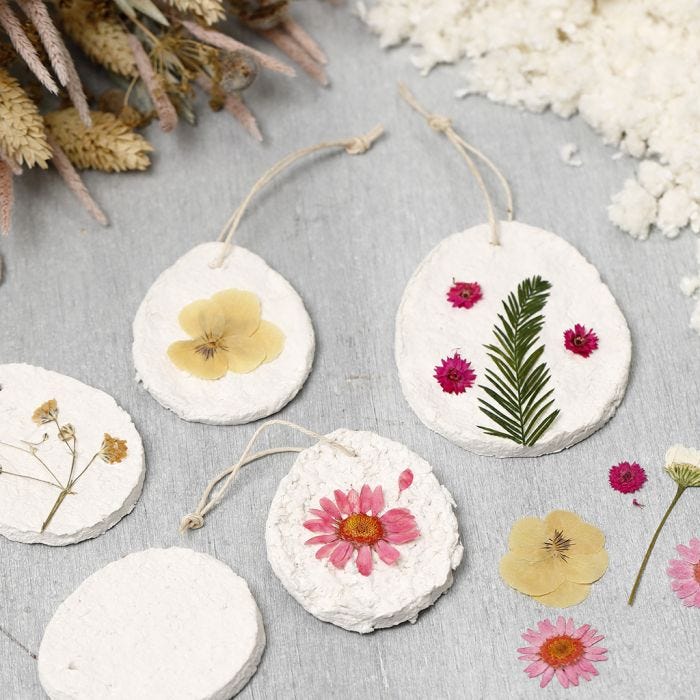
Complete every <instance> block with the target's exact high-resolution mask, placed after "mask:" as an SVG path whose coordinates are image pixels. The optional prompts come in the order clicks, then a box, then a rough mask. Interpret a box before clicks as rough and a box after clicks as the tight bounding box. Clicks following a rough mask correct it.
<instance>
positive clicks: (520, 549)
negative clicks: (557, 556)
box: [508, 518, 551, 561]
mask: <svg viewBox="0 0 700 700" xmlns="http://www.w3.org/2000/svg"><path fill="white" fill-rule="evenodd" d="M548 538H549V535H548V534H547V526H546V525H545V523H544V521H543V520H540V519H539V518H522V519H521V520H518V521H517V522H516V523H515V524H514V525H513V529H512V530H511V531H510V537H509V538H508V548H509V549H510V550H511V552H513V554H515V555H516V556H517V557H518V558H519V559H526V560H527V561H541V560H542V559H546V558H548V557H551V553H550V552H548V551H547V550H546V549H545V547H544V543H545V542H546V541H547V539H548Z"/></svg>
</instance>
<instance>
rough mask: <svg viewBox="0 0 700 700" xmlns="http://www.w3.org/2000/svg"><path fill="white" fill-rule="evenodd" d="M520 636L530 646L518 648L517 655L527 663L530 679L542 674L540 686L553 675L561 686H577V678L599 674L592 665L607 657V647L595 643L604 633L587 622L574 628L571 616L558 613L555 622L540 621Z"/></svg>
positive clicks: (585, 678)
mask: <svg viewBox="0 0 700 700" xmlns="http://www.w3.org/2000/svg"><path fill="white" fill-rule="evenodd" d="M522 637H523V639H524V640H525V641H526V642H528V644H529V645H530V646H527V647H521V648H520V649H518V653H519V654H520V656H519V657H518V658H519V659H520V660H521V661H529V662H530V665H529V666H528V667H527V668H526V669H525V673H527V675H528V676H529V677H530V678H537V677H538V676H541V678H540V688H544V687H545V686H546V685H548V683H549V682H550V681H551V680H552V678H554V676H556V677H557V680H558V681H559V683H560V684H561V685H562V686H563V687H564V688H568V687H569V686H570V685H578V682H579V678H583V679H584V680H587V681H589V680H591V678H592V677H593V676H597V675H598V671H597V670H596V668H595V666H594V665H593V664H595V663H597V662H599V661H605V660H607V658H608V657H607V656H606V654H607V652H608V650H607V649H603V648H602V647H599V646H596V645H597V644H598V642H599V641H600V640H601V639H603V636H602V635H599V634H598V632H597V631H596V630H594V629H592V628H591V626H590V625H582V626H581V627H579V628H578V629H577V628H576V626H575V625H574V621H573V620H572V619H571V618H569V619H568V620H565V619H564V618H563V617H561V616H559V617H558V618H557V622H556V625H555V624H552V623H551V622H550V621H549V620H542V621H541V622H538V623H537V630H532V629H528V631H527V632H525V633H524V634H523V635H522Z"/></svg>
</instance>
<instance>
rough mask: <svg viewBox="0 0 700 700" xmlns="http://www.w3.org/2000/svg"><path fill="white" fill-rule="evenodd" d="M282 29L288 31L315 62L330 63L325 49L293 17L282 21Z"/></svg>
mask: <svg viewBox="0 0 700 700" xmlns="http://www.w3.org/2000/svg"><path fill="white" fill-rule="evenodd" d="M282 27H284V29H286V30H287V33H288V34H289V35H290V36H291V37H292V38H293V39H294V40H295V41H296V42H297V44H299V46H301V47H302V48H303V49H304V51H306V53H308V54H309V56H311V58H313V59H314V61H316V62H317V63H320V64H322V65H326V63H328V58H327V56H326V54H325V53H324V51H323V49H322V48H321V47H320V46H319V45H318V44H317V43H316V40H315V39H314V38H313V37H312V36H310V35H309V34H308V33H307V32H306V30H305V29H304V27H302V26H301V25H300V24H299V23H298V22H297V21H295V20H293V19H292V18H291V17H287V18H286V19H284V20H282Z"/></svg>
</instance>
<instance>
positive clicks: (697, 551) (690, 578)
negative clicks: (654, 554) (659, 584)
mask: <svg viewBox="0 0 700 700" xmlns="http://www.w3.org/2000/svg"><path fill="white" fill-rule="evenodd" d="M676 551H677V552H678V554H680V555H681V558H680V559H671V561H669V562H668V563H669V568H668V569H667V571H666V573H667V574H668V575H669V576H670V577H671V578H672V579H673V581H672V582H671V588H672V589H673V590H674V591H675V592H676V595H677V596H678V597H679V598H680V599H681V600H682V601H683V605H686V606H687V607H689V608H700V540H699V539H697V537H694V538H693V539H692V540H690V542H689V543H688V546H686V545H684V544H679V545H678V546H677V547H676Z"/></svg>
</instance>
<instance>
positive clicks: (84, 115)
mask: <svg viewBox="0 0 700 700" xmlns="http://www.w3.org/2000/svg"><path fill="white" fill-rule="evenodd" d="M17 3H18V5H19V6H20V7H21V8H22V12H24V14H25V15H26V16H27V17H28V18H29V20H30V21H31V23H32V24H33V25H34V27H36V30H37V33H38V34H39V38H40V39H41V43H42V45H43V47H44V49H46V54H47V55H48V57H49V61H50V62H51V67H52V68H53V69H54V72H55V73H56V76H57V77H58V80H59V82H60V83H61V85H63V86H64V87H65V88H66V91H67V92H68V96H69V97H70V99H71V102H72V103H73V106H74V107H75V108H76V109H77V110H78V114H79V115H80V119H81V120H82V121H83V123H84V124H85V126H92V119H91V117H90V108H89V107H88V103H87V99H86V97H85V92H84V91H83V85H82V83H81V81H80V77H79V76H78V71H77V70H76V68H75V64H74V63H73V59H72V58H71V55H70V52H69V51H68V48H67V47H66V45H65V43H64V42H63V39H62V38H61V34H60V33H59V31H58V30H57V29H56V25H55V24H54V23H53V20H52V19H51V15H49V11H48V10H47V9H46V5H45V4H44V3H43V1H42V0H17Z"/></svg>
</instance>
